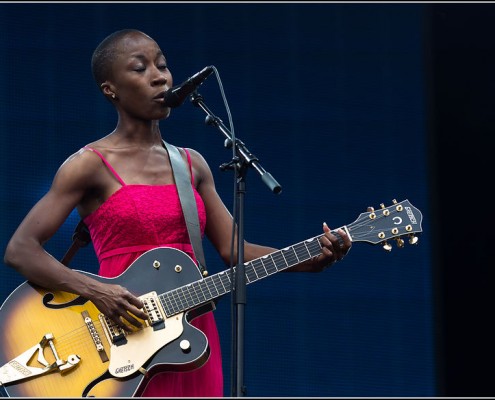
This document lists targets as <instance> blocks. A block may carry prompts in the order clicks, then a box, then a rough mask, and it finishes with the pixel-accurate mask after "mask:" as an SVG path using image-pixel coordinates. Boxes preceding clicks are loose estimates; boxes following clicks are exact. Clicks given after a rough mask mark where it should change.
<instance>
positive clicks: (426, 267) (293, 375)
mask: <svg viewBox="0 0 495 400" xmlns="http://www.w3.org/2000/svg"><path fill="white" fill-rule="evenodd" d="M423 7H424V6H423V5H422V4H330V3H327V4H321V3H320V4H318V3H316V4H311V3H310V4H306V3H303V4H263V3H261V4H258V3H253V4H243V3H238V4H235V3H234V4H229V3H224V4H194V3H190V4H187V3H182V4H180V3H178V4H172V3H170V4H167V3H162V4H159V3H155V4H153V3H139V4H138V3H136V4H112V3H109V4H103V3H101V4H98V3H94V4H91V3H87V4H77V3H75V4H29V3H28V4H1V5H0V33H1V34H0V53H1V54H2V56H1V59H2V61H1V63H0V88H1V95H2V101H0V132H1V144H2V145H1V147H0V151H1V157H0V163H1V164H0V166H1V172H0V188H1V190H2V192H1V196H0V206H1V208H2V210H3V212H2V224H1V229H0V243H1V245H2V247H3V248H4V247H5V245H6V244H7V241H8V239H9V237H10V236H11V234H12V233H13V231H14V229H15V228H16V227H17V225H18V224H19V223H20V221H21V219H22V218H23V217H24V215H25V214H26V213H27V212H28V210H29V209H30V208H31V207H32V205H33V204H34V203H35V201H36V200H37V199H38V198H39V197H40V196H42V195H43V194H44V193H45V192H46V190H47V189H48V188H49V185H50V183H51V179H52V177H53V175H54V173H55V172H56V170H57V168H58V166H59V165H60V164H61V163H62V162H63V161H64V160H65V159H66V158H67V157H68V156H69V155H70V154H72V153H73V152H74V151H76V150H78V149H79V148H80V147H81V146H83V145H84V144H86V143H88V142H90V141H92V140H95V139H97V138H98V137H100V136H102V135H105V134H107V133H109V132H110V131H111V130H112V129H113V127H114V125H115V122H116V115H115V113H114V111H113V109H112V108H111V106H110V105H109V104H108V103H107V102H106V100H105V99H104V98H103V97H102V95H101V94H100V93H99V91H98V88H97V87H96V85H95V83H94V82H93V80H92V76H91V70H90V58H91V54H92V51H93V49H94V48H95V47H96V45H97V44H98V43H99V42H100V40H102V39H103V38H104V37H105V36H106V35H107V34H109V33H111V32H113V31H115V30H118V29H122V28H137V29H141V30H143V31H144V32H146V33H148V34H149V35H150V36H152V37H153V38H154V39H155V40H156V41H157V42H158V43H159V44H160V46H161V47H162V49H163V50H164V52H165V54H166V56H167V59H168V62H169V66H170V69H171V71H172V73H173V75H174V79H175V83H179V82H180V81H182V80H183V79H185V78H187V77H188V76H190V75H192V74H193V73H195V72H197V71H199V70H200V69H202V68H203V67H204V66H206V65H215V66H216V67H217V69H218V71H219V73H220V78H221V82H222V84H223V88H224V90H225V94H226V97H227V101H228V104H229V106H230V111H231V113H232V117H233V122H234V127H235V133H236V134H237V136H238V137H239V138H240V139H241V140H243V142H244V143H245V144H246V145H247V146H248V148H249V149H250V150H251V151H252V152H253V153H254V154H255V155H256V156H258V158H259V159H260V161H261V163H262V165H263V166H264V168H265V169H267V171H269V172H270V173H271V174H272V175H273V176H274V177H275V178H276V179H277V180H278V181H279V183H280V184H281V185H282V187H283V191H282V193H281V194H280V195H274V194H272V193H271V192H270V191H269V190H268V188H267V187H266V186H265V185H264V184H263V183H262V182H261V180H260V179H259V176H258V175H257V173H256V172H255V171H254V170H251V171H250V172H249V174H248V179H247V195H246V199H245V201H246V209H245V220H246V232H245V235H246V239H248V240H250V241H254V242H259V243H264V244H269V245H272V246H276V247H284V246H286V245H291V244H294V243H297V242H299V241H302V240H304V239H307V238H310V237H313V236H315V235H317V234H320V233H321V224H322V222H323V221H326V222H327V223H328V224H329V225H330V226H331V227H337V226H341V225H345V224H349V223H351V222H353V221H354V220H355V219H356V218H357V216H358V215H359V214H360V213H361V212H364V211H366V207H367V206H374V207H375V208H377V207H379V204H380V203H384V204H385V205H386V206H388V205H390V204H391V202H392V199H397V200H399V201H400V200H404V199H409V200H410V201H411V203H412V204H413V205H415V206H416V207H418V208H419V209H420V210H421V211H422V213H423V216H424V220H423V231H424V232H423V234H422V236H421V237H420V242H419V245H418V246H414V247H413V246H409V245H407V244H406V247H405V248H403V249H397V248H395V246H394V250H393V251H392V252H391V253H386V252H385V251H384V250H382V249H381V247H379V246H371V245H369V244H367V243H356V244H355V245H354V247H353V249H352V250H351V253H350V254H349V256H348V257H347V258H346V259H345V261H344V262H342V263H339V264H337V265H335V266H334V267H333V268H332V269H330V270H327V271H325V272H324V273H322V274H318V275H315V274H278V275H277V276H274V277H271V278H269V279H267V280H263V281H261V282H260V283H257V284H256V285H252V286H249V287H248V292H247V307H246V348H245V357H246V365H245V383H246V386H247V394H248V395H249V396H307V397H309V396H336V397H337V396H380V397H381V396H414V397H419V396H435V394H436V384H437V380H438V378H437V376H436V373H435V372H436V358H435V332H434V312H433V311H434V304H433V303H434V291H433V284H432V263H431V260H430V258H431V257H430V245H429V224H430V223H429V212H428V211H429V210H428V208H429V206H428V196H429V195H428V186H427V181H428V168H427V161H426V151H427V140H426V132H427V130H426V122H425V76H424V73H425V72H424V60H423V40H424V31H423ZM200 93H201V94H202V95H203V97H204V98H205V101H206V104H207V105H208V106H209V108H210V109H211V110H212V111H214V112H215V113H216V114H217V116H219V117H220V118H221V119H222V120H223V121H224V123H225V124H226V125H228V117H227V113H226V109H225V107H224V104H223V101H222V98H221V96H220V89H219V85H218V82H217V80H216V79H215V76H214V75H212V76H210V77H209V78H208V80H207V81H205V83H204V84H203V85H202V86H201V89H200ZM204 117H205V114H204V113H203V112H202V111H201V110H200V109H197V108H195V107H194V106H193V105H191V104H190V103H185V104H184V105H183V106H181V107H180V108H178V109H175V110H173V112H172V115H171V117H170V118H169V119H168V120H166V121H164V122H162V125H161V127H162V133H163V135H164V138H165V139H166V140H167V141H169V142H171V143H174V144H176V145H180V146H188V147H192V148H195V149H197V150H199V151H200V152H201V153H202V154H203V155H204V156H205V158H206V159H207V160H208V161H209V163H210V165H211V167H212V170H213V172H214V174H215V179H216V182H217V186H218V191H219V193H220V194H221V196H222V197H223V199H224V201H225V203H226V205H227V206H228V207H229V208H231V207H232V202H233V201H232V200H233V187H234V184H233V179H232V178H233V177H232V173H231V172H221V171H220V170H219V169H218V166H219V165H220V164H222V163H224V162H226V161H229V160H230V158H231V153H230V152H229V151H228V150H226V149H224V147H223V136H222V135H221V134H220V133H219V132H218V131H217V130H216V129H215V128H213V127H210V126H207V125H205V123H204ZM77 222H78V217H77V215H76V214H75V213H74V214H73V215H72V216H71V218H70V219H69V220H68V221H67V223H66V224H65V225H64V227H63V229H62V230H61V231H60V232H59V233H57V235H56V236H55V237H54V238H53V239H52V240H51V241H50V242H49V243H48V244H47V246H46V248H47V250H48V251H49V252H51V253H52V254H53V255H54V256H55V257H57V258H59V259H60V258H61V257H62V256H63V255H64V253H65V251H66V250H67V248H68V247H69V246H70V244H71V235H72V232H73V230H74V228H75V225H76V224H77ZM206 253H207V263H208V267H209V270H210V271H211V272H216V271H220V270H223V269H225V268H226V267H225V266H224V265H222V263H221V262H220V260H219V258H218V256H217V255H216V254H215V253H214V252H213V251H212V249H211V247H210V246H209V244H208V243H206ZM72 265H73V266H74V267H75V268H78V269H84V270H88V271H91V272H96V269H97V266H96V260H95V257H94V253H93V249H92V248H91V246H89V247H87V248H83V249H82V250H80V251H79V253H78V254H77V255H76V257H75V258H74V260H73V261H72ZM1 276H2V280H1V285H0V297H1V299H2V301H3V299H5V298H6V297H7V295H8V294H9V293H10V292H11V291H12V290H14V289H15V287H16V286H17V285H18V284H20V283H21V282H22V281H23V280H24V279H23V278H22V277H21V276H19V275H18V274H16V273H15V272H14V271H12V270H10V269H9V268H7V267H4V268H3V269H2V275H1ZM215 315H216V318H217V321H218V324H219V329H220V334H221V338H222V345H223V351H224V360H225V362H224V371H225V378H226V379H225V394H226V395H230V387H229V383H230V367H231V365H230V360H231V358H230V351H231V349H230V343H231V316H230V305H229V298H228V297H226V298H224V299H223V300H222V301H221V302H220V303H219V305H218V309H217V310H216V311H215Z"/></svg>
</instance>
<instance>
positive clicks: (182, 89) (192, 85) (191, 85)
mask: <svg viewBox="0 0 495 400" xmlns="http://www.w3.org/2000/svg"><path fill="white" fill-rule="evenodd" d="M212 72H213V66H211V65H210V66H208V67H205V68H203V69H202V70H201V71H199V72H198V73H196V74H194V75H193V76H191V77H190V78H188V79H187V80H185V81H184V82H182V83H181V84H180V85H178V86H174V87H173V88H170V89H169V90H167V91H166V92H165V94H164V95H163V97H164V99H165V106H166V107H171V108H175V107H179V106H180V105H182V103H184V101H185V100H186V98H187V96H189V95H190V94H191V93H192V92H194V91H195V90H196V88H197V87H198V86H200V85H201V84H202V83H203V81H204V80H205V79H206V78H208V76H209V75H210V74H211V73H212Z"/></svg>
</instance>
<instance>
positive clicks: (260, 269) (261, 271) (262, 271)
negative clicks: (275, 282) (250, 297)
mask: <svg viewBox="0 0 495 400" xmlns="http://www.w3.org/2000/svg"><path fill="white" fill-rule="evenodd" d="M251 265H252V266H253V269H254V271H255V272H256V276H257V277H258V279H261V278H264V277H265V276H267V275H268V271H267V270H266V268H265V266H264V265H263V263H262V262H261V260H260V259H259V258H258V259H256V260H253V261H251Z"/></svg>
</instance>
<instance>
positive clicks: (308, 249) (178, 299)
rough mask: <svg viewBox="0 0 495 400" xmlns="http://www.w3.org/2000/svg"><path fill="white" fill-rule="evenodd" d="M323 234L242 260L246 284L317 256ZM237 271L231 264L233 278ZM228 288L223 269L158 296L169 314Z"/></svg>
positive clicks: (197, 303) (188, 308)
mask: <svg viewBox="0 0 495 400" xmlns="http://www.w3.org/2000/svg"><path fill="white" fill-rule="evenodd" d="M334 233H335V232H334ZM322 237H323V235H320V236H316V237H314V238H311V239H307V240H305V241H303V242H299V243H297V244H295V245H293V246H290V247H286V248H284V249H281V250H277V251H275V252H273V253H270V254H267V255H266V256H263V257H260V258H257V259H255V260H252V261H249V262H246V263H244V270H245V276H246V284H250V283H253V282H256V281H259V280H260V279H263V278H266V277H267V276H270V275H273V274H276V273H277V272H280V271H283V270H285V269H287V268H290V267H292V266H294V265H296V264H299V263H300V262H303V261H306V260H309V259H310V258H312V257H314V256H317V255H318V254H320V253H321V248H322V245H321V243H320V239H321V238H322ZM236 270H237V268H236V267H234V268H233V272H234V279H235V273H236ZM231 290H232V281H231V273H230V270H225V271H222V272H219V273H217V274H214V275H211V276H208V277H206V278H203V279H200V280H198V281H196V282H192V283H189V284H187V285H185V286H181V287H178V288H176V289H173V290H171V291H169V292H167V293H164V294H161V295H160V296H158V297H159V299H160V302H161V304H162V307H163V309H164V310H165V313H166V314H167V316H168V317H170V316H172V315H175V314H179V313H181V312H184V311H187V310H190V309H192V308H194V307H196V306H199V305H201V304H203V303H206V302H208V301H210V300H213V299H215V298H217V297H220V296H222V295H224V294H226V293H229V292H230V291H231Z"/></svg>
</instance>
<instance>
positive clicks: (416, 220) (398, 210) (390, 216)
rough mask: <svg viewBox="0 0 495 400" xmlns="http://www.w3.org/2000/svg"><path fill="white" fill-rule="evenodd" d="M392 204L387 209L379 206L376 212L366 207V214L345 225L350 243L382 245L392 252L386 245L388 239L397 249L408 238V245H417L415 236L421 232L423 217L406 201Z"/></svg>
mask: <svg viewBox="0 0 495 400" xmlns="http://www.w3.org/2000/svg"><path fill="white" fill-rule="evenodd" d="M392 203H393V204H392V205H391V206H389V207H385V205H384V204H381V205H380V209H378V210H374V209H373V208H372V207H368V212H365V213H361V214H360V215H359V217H358V218H357V219H356V220H355V221H354V222H353V223H352V224H350V225H347V230H348V232H349V234H350V235H351V239H352V241H353V242H368V243H371V244H373V245H376V244H378V243H382V244H383V248H384V249H385V250H387V251H391V250H392V246H391V245H390V243H388V241H389V240H390V239H394V240H396V241H397V246H398V247H403V246H404V239H403V238H404V237H408V238H409V243H410V244H417V242H418V238H417V236H416V235H415V234H417V233H421V232H422V228H421V222H422V220H423V215H422V214H421V212H420V211H419V210H418V209H417V208H416V207H414V206H413V205H412V204H411V203H410V202H409V201H408V200H403V201H401V202H400V203H398V202H397V201H396V200H393V202H392Z"/></svg>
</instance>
